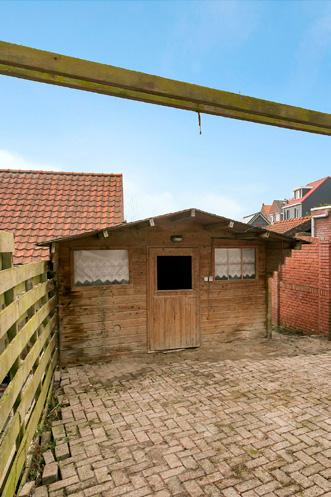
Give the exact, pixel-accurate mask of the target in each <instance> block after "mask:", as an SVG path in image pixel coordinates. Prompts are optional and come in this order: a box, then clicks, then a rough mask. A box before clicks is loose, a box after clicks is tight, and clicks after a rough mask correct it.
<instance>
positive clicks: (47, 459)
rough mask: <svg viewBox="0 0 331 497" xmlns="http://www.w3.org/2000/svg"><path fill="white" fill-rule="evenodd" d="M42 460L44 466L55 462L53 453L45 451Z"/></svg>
mask: <svg viewBox="0 0 331 497" xmlns="http://www.w3.org/2000/svg"><path fill="white" fill-rule="evenodd" d="M43 458H44V461H45V464H50V463H51V462H54V461H55V459H54V455H53V452H52V451H51V450H46V451H45V452H43Z"/></svg>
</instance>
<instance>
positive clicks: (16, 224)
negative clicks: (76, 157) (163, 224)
mask: <svg viewBox="0 0 331 497" xmlns="http://www.w3.org/2000/svg"><path fill="white" fill-rule="evenodd" d="M122 221H123V185H122V175H121V174H94V173H67V172H54V171H24V170H12V169H0V229H1V230H5V231H11V232H13V233H14V235H15V254H14V262H15V263H16V264H20V263H25V262H31V261H33V260H38V259H47V258H48V248H44V247H36V246H35V244H36V243H37V242H38V241H41V240H45V239H47V238H55V237H58V236H66V235H74V234H77V233H82V232H85V231H88V230H93V229H102V228H104V227H107V226H112V225H115V224H119V223H121V222H122Z"/></svg>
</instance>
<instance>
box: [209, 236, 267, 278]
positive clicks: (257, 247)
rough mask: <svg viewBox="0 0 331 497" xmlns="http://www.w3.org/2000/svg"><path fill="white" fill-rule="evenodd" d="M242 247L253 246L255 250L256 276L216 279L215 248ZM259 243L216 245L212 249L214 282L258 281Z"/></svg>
mask: <svg viewBox="0 0 331 497" xmlns="http://www.w3.org/2000/svg"><path fill="white" fill-rule="evenodd" d="M233 248H235V249H240V250H241V251H242V249H245V248H252V249H254V250H255V277H254V278H231V279H230V278H228V279H224V280H222V279H216V252H215V250H216V249H233ZM259 248H260V247H259V245H256V244H254V245H248V244H247V245H240V246H235V245H215V246H214V247H213V251H212V254H213V255H212V257H213V261H212V263H213V264H212V268H213V281H214V283H217V284H219V283H225V284H227V283H256V281H257V280H258V279H259V264H258V255H259ZM242 264H243V262H242V252H241V272H242Z"/></svg>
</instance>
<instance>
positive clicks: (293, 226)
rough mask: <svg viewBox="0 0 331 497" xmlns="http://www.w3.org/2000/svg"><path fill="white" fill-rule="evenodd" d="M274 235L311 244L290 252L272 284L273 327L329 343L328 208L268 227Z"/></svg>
mask: <svg viewBox="0 0 331 497" xmlns="http://www.w3.org/2000/svg"><path fill="white" fill-rule="evenodd" d="M268 229H269V230H270V231H273V232H277V233H282V234H287V235H292V236H293V235H295V236H296V237H297V238H300V239H304V240H306V241H310V242H311V243H310V244H304V245H302V246H301V249H300V250H296V251H292V254H291V256H290V257H287V258H286V259H285V262H284V264H283V265H282V266H281V267H280V269H279V271H278V272H276V273H274V276H273V282H272V311H273V316H272V317H273V324H274V325H275V326H276V327H279V328H283V329H287V330H293V331H300V332H303V333H307V334H319V335H325V336H328V337H329V338H330V339H331V205H329V206H324V207H315V208H313V209H312V210H311V217H310V216H309V217H304V218H299V219H289V220H285V221H281V222H280V223H276V224H274V225H272V226H268Z"/></svg>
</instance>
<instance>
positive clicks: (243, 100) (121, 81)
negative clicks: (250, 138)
mask: <svg viewBox="0 0 331 497" xmlns="http://www.w3.org/2000/svg"><path fill="white" fill-rule="evenodd" d="M0 74H3V75H5V76H14V77H17V78H23V79H29V80H33V81H39V82H42V83H49V84H54V85H59V86H65V87H69V88H75V89H78V90H85V91H91V92H95V93H102V94H105V95H111V96H114V97H120V98H127V99H131V100H139V101H142V102H147V103H152V104H158V105H165V106H168V107H175V108H178V109H184V110H190V111H194V112H200V113H205V114H213V115H216V116H223V117H230V118H233V119H241V120H244V121H252V122H256V123H261V124H268V125H271V126H279V127H282V128H289V129H295V130H299V131H307V132H310V133H318V134H324V135H331V114H327V113H323V112H317V111H313V110H308V109H303V108H300V107H293V106H291V105H285V104H280V103H276V102H271V101H268V100H261V99H259V98H253V97H247V96H244V95H238V94H236V93H230V92H226V91H222V90H215V89H212V88H207V87H205V86H199V85H194V84H191V83H185V82H182V81H176V80H172V79H167V78H162V77H160V76H153V75H150V74H145V73H142V72H137V71H130V70H128V69H122V68H119V67H115V66H110V65H106V64H100V63H98V62H91V61H88V60H82V59H77V58H74V57H68V56H65V55H61V54H57V53H53V52H46V51H43V50H37V49H34V48H30V47H25V46H22V45H14V44H13V43H7V42H4V41H0Z"/></svg>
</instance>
